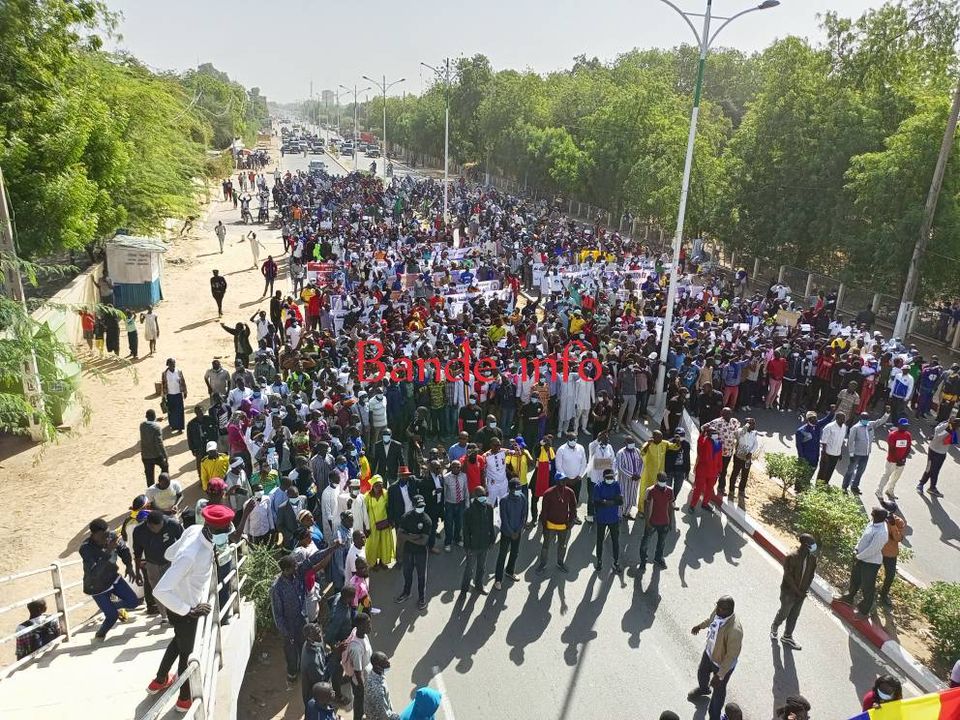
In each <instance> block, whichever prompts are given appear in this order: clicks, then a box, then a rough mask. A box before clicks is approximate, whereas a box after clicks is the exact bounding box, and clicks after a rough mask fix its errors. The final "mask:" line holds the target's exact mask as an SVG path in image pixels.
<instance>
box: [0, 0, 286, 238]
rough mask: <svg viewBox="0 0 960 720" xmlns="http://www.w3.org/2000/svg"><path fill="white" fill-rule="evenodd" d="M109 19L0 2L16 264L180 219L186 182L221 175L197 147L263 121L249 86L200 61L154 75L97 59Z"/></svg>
mask: <svg viewBox="0 0 960 720" xmlns="http://www.w3.org/2000/svg"><path fill="white" fill-rule="evenodd" d="M115 21H116V19H115V17H114V16H113V15H112V14H110V13H109V12H108V10H107V9H106V6H105V5H104V4H103V3H102V2H98V1H94V0H72V1H68V0H10V2H4V3H0V37H3V52H2V53H0V106H2V107H3V108H4V111H3V112H2V113H0V135H2V138H3V142H2V144H0V166H2V167H3V169H4V174H5V178H6V181H7V187H8V191H9V194H10V199H11V201H12V209H13V212H14V213H15V217H16V230H17V240H18V250H19V252H20V253H21V255H23V256H24V257H38V256H44V255H49V254H53V253H58V252H61V251H64V250H78V249H84V248H89V247H90V246H92V245H95V244H96V243H98V242H100V241H101V240H103V239H104V238H107V237H110V236H111V235H112V234H113V233H114V232H116V230H117V229H118V228H120V227H126V228H130V229H132V230H134V231H138V232H145V233H149V232H151V231H154V230H156V229H157V228H158V227H159V226H160V225H161V223H162V222H163V220H164V219H165V218H167V217H171V216H177V215H182V214H186V213H189V212H192V211H193V210H194V208H195V206H196V203H197V198H196V186H195V182H194V179H195V178H199V177H202V176H203V175H204V174H215V173H217V172H221V171H222V170H223V167H224V166H223V163H210V162H208V161H207V158H206V151H207V149H208V148H213V149H217V150H223V149H224V148H227V147H228V146H229V145H230V143H231V142H232V141H233V140H234V139H235V138H241V139H243V140H244V141H245V142H247V143H248V144H249V143H252V142H254V141H255V139H256V133H257V131H258V130H259V129H260V128H261V127H262V126H263V125H265V124H266V123H267V122H268V119H269V118H268V113H267V103H266V98H265V97H264V96H263V95H261V94H260V90H259V88H251V89H250V90H247V89H245V88H244V87H243V86H241V85H240V84H238V83H236V82H233V81H231V80H230V78H229V77H227V75H226V74H225V73H223V72H220V71H219V70H217V69H216V68H214V67H213V66H212V65H210V64H204V65H201V66H200V67H198V68H197V69H196V70H191V71H188V72H186V73H183V74H182V75H176V74H173V73H156V72H153V71H151V70H150V69H148V68H147V67H146V66H144V65H143V64H142V63H140V62H139V61H138V60H137V59H136V58H134V57H132V56H129V55H126V54H110V53H106V52H104V51H103V50H102V49H101V48H102V40H101V34H104V33H110V32H112V31H113V28H114V26H115Z"/></svg>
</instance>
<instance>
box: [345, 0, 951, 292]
mask: <svg viewBox="0 0 960 720" xmlns="http://www.w3.org/2000/svg"><path fill="white" fill-rule="evenodd" d="M822 28H823V31H824V35H825V40H824V42H823V43H822V44H818V45H815V44H811V43H810V42H808V41H807V40H804V39H800V38H796V37H787V38H784V39H782V40H779V41H777V42H775V43H774V44H772V45H771V46H769V47H768V48H766V49H765V50H763V51H762V52H759V53H755V54H752V55H746V54H744V53H742V52H739V51H736V50H731V49H724V48H718V49H714V50H712V51H711V54H710V56H709V58H708V61H707V71H706V77H705V81H704V103H703V106H702V109H701V115H700V125H699V132H698V136H697V145H696V155H695V161H694V167H693V174H692V179H691V187H690V201H689V206H688V216H687V217H688V220H687V225H686V231H687V233H686V234H687V236H688V237H696V236H708V237H711V238H713V239H715V240H717V241H719V242H720V243H722V244H723V245H724V246H725V247H726V248H728V249H729V250H732V251H737V252H743V253H747V254H749V255H752V256H755V257H756V256H759V257H761V258H764V259H771V260H773V259H776V260H780V259H782V258H789V259H790V263H791V264H794V265H800V266H804V267H808V268H810V269H814V270H819V271H822V272H828V273H831V274H834V275H835V276H839V277H841V278H843V279H844V280H847V281H850V282H859V283H861V284H864V285H869V286H871V287H886V288H899V287H900V286H901V285H902V283H903V280H904V276H905V274H906V267H907V262H908V260H909V257H910V253H911V250H912V247H913V244H914V242H915V240H916V233H917V232H918V228H919V217H920V214H921V212H922V208H923V204H924V201H925V198H926V194H927V190H928V188H929V185H930V179H931V177H932V174H933V167H934V163H935V158H936V154H937V151H938V149H939V146H940V142H941V138H942V136H943V128H944V126H945V123H946V117H947V112H948V110H949V106H950V95H951V91H952V88H953V87H955V84H956V77H957V72H958V69H960V68H958V61H957V55H956V52H955V49H954V48H955V46H956V43H957V40H958V38H960V8H958V6H957V5H956V3H955V2H954V1H953V0H898V1H896V2H893V1H891V2H888V3H887V4H885V5H883V6H881V7H879V8H877V9H874V10H870V11H868V12H866V13H865V14H863V15H862V16H860V17H857V18H847V17H843V16H842V15H841V14H840V13H837V12H833V13H828V14H827V15H825V16H824V17H823V19H822ZM696 63H697V49H696V48H695V47H692V46H688V45H683V46H680V47H676V48H673V49H670V50H660V49H652V50H633V51H631V52H627V53H624V54H623V55H620V56H619V57H617V58H616V59H614V60H613V61H610V62H602V61H600V60H598V59H596V58H587V57H585V56H580V57H577V58H575V59H574V61H573V64H572V65H571V66H570V68H569V69H566V70H562V71H558V72H554V73H549V74H546V75H540V74H537V73H534V72H530V71H523V70H513V69H501V70H494V69H493V68H492V67H491V65H490V63H489V61H488V60H487V59H486V58H485V57H483V56H482V55H476V56H473V57H470V58H461V59H460V60H458V61H457V62H456V63H455V65H454V69H455V72H454V73H453V78H452V83H451V88H450V89H449V97H450V135H451V154H452V155H453V156H454V158H455V160H456V161H458V162H460V163H468V162H471V163H477V164H479V166H480V167H483V168H486V169H487V170H489V171H490V172H491V173H495V174H502V175H507V176H511V177H513V178H515V179H517V180H519V181H521V182H522V181H524V180H525V181H526V182H527V184H528V185H529V186H531V187H535V188H538V189H540V190H541V191H544V192H559V193H563V194H569V195H574V196H576V197H577V198H579V199H582V200H584V201H587V202H590V203H592V204H594V205H597V206H600V207H605V208H607V209H609V210H611V211H612V212H614V213H617V214H618V213H620V212H621V211H623V210H630V211H631V212H633V214H634V215H636V216H637V217H640V218H646V219H649V220H651V221H653V222H655V223H658V224H659V225H660V226H662V227H663V228H665V229H666V230H668V231H672V230H673V228H674V225H675V222H676V213H677V204H678V202H679V195H680V187H679V186H680V179H681V175H682V170H683V156H684V151H685V148H686V141H687V129H688V123H689V114H690V105H691V102H692V94H693V84H694V81H695V78H696ZM445 98H446V88H445V87H444V86H443V83H442V82H437V83H435V84H434V85H433V86H432V87H430V88H429V89H428V90H427V91H426V92H425V93H424V94H423V95H421V96H409V95H408V96H406V97H405V98H403V99H400V98H388V100H387V115H388V128H387V133H388V139H389V140H390V141H391V142H392V143H397V144H399V145H401V146H403V147H404V148H406V149H407V150H411V151H413V152H416V153H421V154H424V155H429V156H432V157H440V156H442V153H443V108H444V103H445ZM370 105H371V106H372V107H371V108H368V109H369V110H371V111H372V113H373V114H369V115H368V116H369V117H371V118H375V119H377V120H376V121H375V122H372V123H371V124H372V125H373V126H374V127H379V118H380V117H381V112H382V100H381V99H379V98H377V99H376V100H375V101H371V102H370ZM361 115H363V113H361ZM958 193H960V158H954V160H953V161H952V162H951V163H950V164H949V165H948V169H947V176H946V178H945V182H944V186H943V191H942V195H941V200H940V204H939V206H938V210H937V215H936V218H935V222H934V227H933V236H932V240H931V243H930V250H929V253H928V255H927V257H926V259H925V261H924V262H925V265H924V275H923V277H924V282H923V284H922V287H921V293H922V295H923V296H924V297H925V298H926V299H927V300H930V299H934V298H936V297H938V296H940V295H941V294H942V293H944V292H947V291H948V290H949V289H951V287H952V285H953V283H952V279H953V278H954V277H955V276H956V273H957V271H958V269H960V214H958V213H960V202H958Z"/></svg>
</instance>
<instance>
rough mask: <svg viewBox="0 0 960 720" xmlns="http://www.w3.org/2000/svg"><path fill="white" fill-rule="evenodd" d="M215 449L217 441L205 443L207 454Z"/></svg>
mask: <svg viewBox="0 0 960 720" xmlns="http://www.w3.org/2000/svg"><path fill="white" fill-rule="evenodd" d="M216 449H217V441H216V440H211V441H210V442H208V443H207V452H210V451H212V450H216Z"/></svg>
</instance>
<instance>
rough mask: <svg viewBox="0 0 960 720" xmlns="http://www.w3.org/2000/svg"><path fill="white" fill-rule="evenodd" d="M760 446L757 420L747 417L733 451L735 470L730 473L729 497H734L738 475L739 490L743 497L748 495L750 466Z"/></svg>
mask: <svg viewBox="0 0 960 720" xmlns="http://www.w3.org/2000/svg"><path fill="white" fill-rule="evenodd" d="M758 448H759V441H758V440H757V421H756V420H754V419H753V418H747V419H746V420H745V421H744V423H743V427H741V428H740V429H739V430H737V445H736V448H735V449H734V451H733V471H732V472H731V473H730V490H729V497H731V498H732V497H733V487H734V485H737V476H738V475H739V477H740V483H739V487H738V488H737V492H738V493H739V494H740V496H741V497H744V498H746V497H747V480H748V479H749V477H750V466H751V465H752V464H753V456H754V455H755V454H756V452H757V449H758Z"/></svg>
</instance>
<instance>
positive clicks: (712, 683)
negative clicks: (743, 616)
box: [687, 595, 743, 720]
mask: <svg viewBox="0 0 960 720" xmlns="http://www.w3.org/2000/svg"><path fill="white" fill-rule="evenodd" d="M701 630H707V644H706V648H705V649H704V651H703V655H702V656H701V658H700V666H699V667H698V668H697V687H695V688H694V689H693V690H691V691H690V692H689V693H687V699H688V700H694V701H695V700H697V699H698V698H701V697H705V696H707V695H710V706H709V708H708V710H707V717H708V718H710V720H720V716H721V713H722V710H723V704H724V700H726V697H727V684H728V683H729V682H730V676H731V675H732V674H733V671H734V669H736V666H737V660H738V659H739V657H740V650H741V648H742V647H743V628H742V627H741V626H740V620H739V619H738V618H737V616H736V615H735V614H734V601H733V598H732V597H730V596H728V595H725V596H723V597H721V598H720V599H719V600H717V605H716V607H715V608H714V611H713V613H711V615H710V617H708V618H707V619H706V620H704V621H703V622H702V623H700V624H698V625H694V626H693V628H692V629H691V630H690V633H691V634H692V635H696V634H697V633H699V632H700V631H701ZM711 690H712V692H711Z"/></svg>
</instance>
